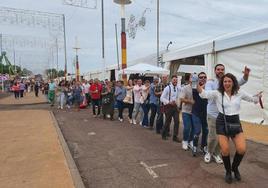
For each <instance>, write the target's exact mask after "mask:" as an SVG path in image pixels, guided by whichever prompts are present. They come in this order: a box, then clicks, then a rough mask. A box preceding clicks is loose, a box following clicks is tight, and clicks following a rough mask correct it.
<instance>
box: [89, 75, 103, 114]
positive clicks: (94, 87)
mask: <svg viewBox="0 0 268 188" xmlns="http://www.w3.org/2000/svg"><path fill="white" fill-rule="evenodd" d="M101 90H102V86H101V84H99V80H98V79H97V78H95V79H94V83H93V84H91V85H90V88H89V92H90V95H91V100H92V101H91V102H92V110H93V117H97V116H99V115H100V109H101ZM96 107H97V108H98V112H97V114H96Z"/></svg>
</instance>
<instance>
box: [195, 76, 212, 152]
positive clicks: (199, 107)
mask: <svg viewBox="0 0 268 188" xmlns="http://www.w3.org/2000/svg"><path fill="white" fill-rule="evenodd" d="M206 80H207V75H206V73H204V72H200V73H199V74H198V84H200V85H201V86H203V85H205V84H206ZM192 92H193V100H194V104H193V106H192V122H193V148H194V149H193V151H197V147H198V142H199V136H200V134H201V130H202V138H201V147H200V150H201V151H202V152H203V153H204V154H205V153H206V152H207V135H208V124H207V103H208V100H207V99H202V98H201V97H200V96H199V93H198V91H197V89H196V88H193V91H192ZM195 155H196V152H193V156H195Z"/></svg>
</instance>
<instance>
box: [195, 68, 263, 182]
mask: <svg viewBox="0 0 268 188" xmlns="http://www.w3.org/2000/svg"><path fill="white" fill-rule="evenodd" d="M203 87H204V86H198V88H197V89H198V92H199V93H200V97H201V98H208V99H214V100H216V104H217V108H218V110H219V115H218V117H217V120H216V132H217V135H218V139H219V144H220V147H221V153H222V159H223V162H224V167H225V170H226V174H225V181H226V182H227V183H232V171H233V172H234V176H235V178H236V179H237V180H238V181H240V180H241V176H240V173H239V170H238V166H239V164H240V162H241V161H242V158H243V156H244V154H245V152H246V141H245V137H244V134H243V130H242V127H241V123H240V119H239V112H240V104H241V100H245V101H248V102H254V103H258V101H259V97H261V93H259V94H257V95H255V96H250V95H248V94H246V93H245V92H243V91H240V90H239V85H238V82H237V79H236V77H235V76H234V75H233V74H231V73H227V74H225V75H224V76H223V77H222V78H221V80H220V83H219V89H218V90H213V91H205V90H204V89H203ZM229 138H231V139H232V140H233V142H234V145H235V148H236V153H235V156H234V159H233V163H232V165H231V162H230V148H229Z"/></svg>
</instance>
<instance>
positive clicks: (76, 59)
mask: <svg viewBox="0 0 268 188" xmlns="http://www.w3.org/2000/svg"><path fill="white" fill-rule="evenodd" d="M73 49H74V50H75V68H76V71H75V75H76V81H80V70H79V61H78V50H80V49H81V48H80V47H79V45H78V39H77V37H75V46H74V47H73Z"/></svg>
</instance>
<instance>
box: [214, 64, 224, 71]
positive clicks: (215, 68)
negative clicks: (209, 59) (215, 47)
mask: <svg viewBox="0 0 268 188" xmlns="http://www.w3.org/2000/svg"><path fill="white" fill-rule="evenodd" d="M219 66H222V67H224V68H225V66H224V65H223V64H221V63H218V64H217V65H216V66H215V68H214V70H216V69H217V67H219Z"/></svg>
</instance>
